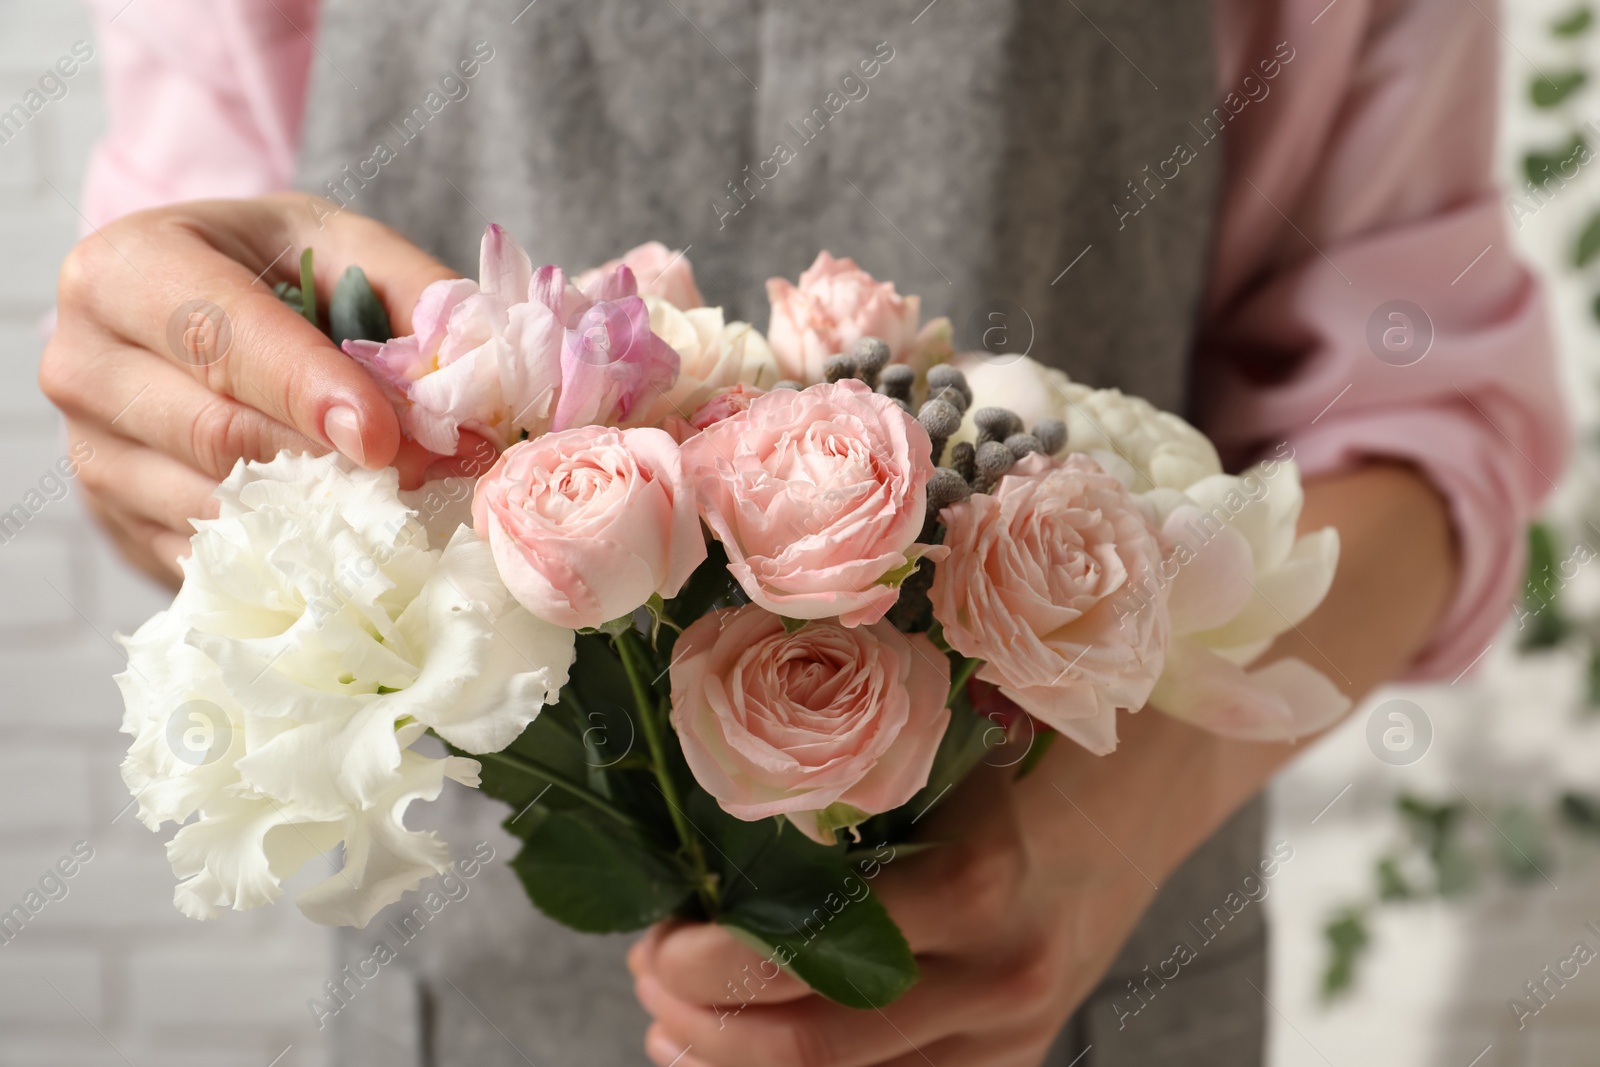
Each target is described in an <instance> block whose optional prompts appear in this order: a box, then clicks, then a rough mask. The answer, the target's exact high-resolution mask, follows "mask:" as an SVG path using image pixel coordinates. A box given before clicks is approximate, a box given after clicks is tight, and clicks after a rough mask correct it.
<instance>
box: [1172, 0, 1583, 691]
mask: <svg viewBox="0 0 1600 1067" xmlns="http://www.w3.org/2000/svg"><path fill="white" fill-rule="evenodd" d="M1480 7H1481V8H1482V9H1483V11H1480V10H1479V8H1480ZM1218 8H1219V26H1218V28H1219V31H1220V32H1219V41H1218V44H1219V49H1220V50H1221V52H1222V55H1223V63H1222V69H1223V70H1224V71H1225V73H1224V75H1223V77H1224V79H1225V84H1224V87H1223V91H1224V93H1227V92H1229V91H1233V92H1236V93H1238V94H1239V98H1245V99H1248V101H1249V102H1248V103H1246V104H1245V105H1244V106H1243V107H1242V108H1240V110H1239V112H1238V114H1237V115H1236V116H1235V117H1234V118H1233V119H1232V120H1231V122H1230V124H1229V126H1228V129H1227V131H1226V135H1225V138H1226V140H1225V143H1226V144H1227V146H1228V159H1227V164H1228V182H1227V186H1226V189H1225V191H1224V201H1223V209H1222V211H1223V213H1222V220H1221V225H1220V230H1219V234H1218V240H1217V245H1216V249H1215V261H1214V264H1213V277H1212V289H1211V291H1210V293H1209V294H1208V298H1207V311H1206V323H1205V327H1204V330H1203V337H1204V340H1203V342H1202V346H1201V354H1200V361H1199V364H1198V371H1197V380H1198V386H1199V389H1198V399H1199V403H1200V410H1201V412H1202V422H1203V425H1204V426H1205V428H1206V430H1207V432H1209V433H1210V434H1211V435H1212V436H1213V437H1214V438H1215V439H1216V440H1217V442H1218V444H1219V446H1220V447H1222V449H1223V451H1224V454H1225V455H1228V456H1231V457H1232V458H1233V459H1234V460H1235V461H1242V460H1248V459H1249V458H1250V457H1251V456H1252V455H1254V454H1258V453H1259V452H1260V451H1261V450H1268V451H1270V450H1272V449H1274V448H1275V447H1277V446H1279V445H1280V444H1281V443H1282V442H1287V443H1288V444H1289V445H1290V446H1291V447H1292V448H1293V449H1294V453H1295V456H1296V458H1297V460H1298V461H1299V463H1300V465H1301V468H1302V470H1303V472H1304V473H1306V474H1308V475H1310V474H1319V473H1325V472H1330V471H1337V470H1341V469H1345V468H1349V467H1351V466H1354V465H1355V464H1357V463H1359V462H1360V461H1361V460H1362V459H1364V458H1367V457H1388V458H1395V459H1400V460H1404V461H1407V462H1410V463H1413V464H1415V465H1416V466H1417V467H1418V468H1419V469H1421V470H1422V471H1423V472H1425V473H1426V474H1427V475H1428V477H1429V478H1431V479H1432V481H1433V482H1434V484H1435V485H1436V486H1437V487H1438V488H1439V490H1440V491H1441V492H1442V493H1443V494H1444V495H1445V496H1446V497H1447V498H1448V500H1449V504H1450V508H1451V512H1452V516H1453V518H1454V522H1455V529H1456V536H1457V541H1458V544H1459V551H1460V556H1461V564H1462V567H1461V581H1460V586H1459V588H1458V590H1457V592H1456V595H1455V599H1454V601H1453V603H1452V604H1451V606H1450V608H1449V609H1448V611H1447V614H1446V616H1445V618H1444V620H1443V622H1442V623H1441V625H1440V627H1439V631H1438V633H1437V635H1436V636H1435V638H1434V639H1433V641H1432V643H1431V644H1430V645H1429V647H1428V648H1427V649H1426V650H1425V651H1424V653H1423V654H1422V655H1421V657H1419V659H1418V661H1417V662H1416V663H1415V664H1414V665H1413V667H1412V670H1411V677H1414V678H1452V677H1455V676H1456V675H1457V674H1459V673H1461V672H1463V671H1465V670H1466V669H1467V668H1468V667H1469V666H1471V665H1472V664H1473V663H1474V662H1475V661H1476V659H1477V658H1478V657H1479V656H1480V654H1481V653H1482V652H1483V651H1484V649H1485V648H1486V647H1487V646H1488V645H1489V643H1490V642H1491V641H1492V640H1493V638H1494V634H1495V631H1496V630H1497V629H1498V628H1499V627H1500V625H1501V624H1502V623H1503V622H1504V620H1505V617H1506V613H1507V609H1508V606H1509V604H1510V601H1511V599H1512V597H1513V596H1514V594H1515V590H1516V589H1517V584H1518V581H1519V579H1520V578H1521V574H1522V567H1523V538H1524V529H1525V527H1526V525H1527V523H1528V522H1529V520H1530V518H1531V517H1532V515H1533V513H1534V510H1535V508H1536V507H1537V506H1538V504H1539V502H1540V501H1541V500H1542V499H1543V498H1544V496H1545V495H1546V494H1547V493H1548V492H1549V491H1550V490H1551V489H1552V488H1553V485H1554V482H1553V479H1555V478H1556V477H1557V476H1558V475H1559V474H1560V472H1561V469H1562V466H1563V464H1564V462H1565V459H1566V454H1567V450H1568V445H1569V431H1568V426H1567V419H1566V413H1565V410H1564V408H1563V406H1562V402H1561V396H1560V389H1559V386H1558V383H1557V373H1556V366H1555V360H1554V355H1553V342H1552V338H1551V333H1550V329H1549V325H1548V322H1547V315H1546V308H1545V304H1544V298H1543V295H1542V293H1541V291H1540V289H1539V286H1538V284H1537V282H1536V281H1535V279H1534V278H1533V276H1532V275H1531V274H1530V273H1529V272H1528V270H1527V269H1526V268H1525V267H1523V266H1522V265H1521V264H1520V263H1519V262H1518V261H1517V258H1516V256H1515V253H1514V248H1513V244H1512V241H1511V236H1510V234H1509V232H1508V230H1507V226H1506V213H1505V211H1504V208H1503V207H1502V201H1501V197H1500V194H1499V192H1498V190H1497V189H1496V187H1495V184H1494V182H1493V179H1492V177H1491V165H1492V157H1493V148H1494V135H1495V116H1496V108H1497V106H1498V102H1497V98H1496V86H1497V78H1496V77H1495V74H1496V70H1497V67H1498V62H1497V57H1498V54H1499V45H1500V42H1499V39H1498V36H1497V34H1496V30H1495V28H1494V26H1493V25H1492V24H1491V23H1490V22H1489V21H1488V18H1489V17H1490V16H1491V15H1492V14H1493V13H1494V6H1493V5H1492V4H1490V3H1488V2H1487V0H1485V2H1484V3H1483V4H1478V5H1474V4H1461V3H1458V2H1456V0H1412V2H1408V3H1407V2H1394V0H1388V2H1377V0H1340V2H1339V3H1337V4H1333V5H1329V4H1327V2H1326V0H1282V2H1280V3H1278V4H1259V3H1257V2H1255V0H1218ZM1279 48H1281V49H1283V53H1280V54H1290V53H1292V57H1291V58H1290V59H1289V60H1288V61H1287V62H1283V63H1282V64H1281V65H1280V68H1279V70H1278V72H1277V75H1276V77H1274V78H1271V79H1266V78H1265V77H1264V74H1265V72H1266V70H1269V69H1271V68H1270V67H1267V68H1263V67H1262V66H1261V62H1260V61H1261V60H1262V59H1264V58H1272V57H1273V55H1274V50H1275V49H1279ZM1247 77H1248V79H1249V80H1248V81H1247V80H1246V79H1247ZM1263 86H1264V87H1265V89H1266V92H1265V94H1263V92H1262V87H1263ZM1236 102H1237V100H1236ZM1230 110H1231V109H1230ZM1419 356H1420V358H1419Z"/></svg>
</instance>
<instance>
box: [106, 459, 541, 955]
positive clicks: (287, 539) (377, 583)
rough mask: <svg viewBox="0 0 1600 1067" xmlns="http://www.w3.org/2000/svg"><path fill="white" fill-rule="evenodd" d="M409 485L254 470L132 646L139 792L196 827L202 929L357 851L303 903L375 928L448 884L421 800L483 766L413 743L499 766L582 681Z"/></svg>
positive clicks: (238, 470) (233, 483) (186, 830)
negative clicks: (419, 827)
mask: <svg viewBox="0 0 1600 1067" xmlns="http://www.w3.org/2000/svg"><path fill="white" fill-rule="evenodd" d="M397 482H398V480H397V475H396V473H395V471H394V470H392V469H388V470H383V471H378V472H374V471H366V470H362V469H360V468H358V467H356V466H354V464H352V463H351V462H349V461H348V460H345V459H343V458H342V457H340V456H338V455H336V454H335V455H329V456H323V457H321V458H317V459H313V458H310V457H307V456H302V455H293V454H288V453H285V454H283V455H280V456H279V457H278V458H277V459H275V460H273V461H272V462H270V463H245V462H242V461H241V462H240V464H239V465H238V466H236V467H235V468H234V470H233V473H232V474H230V475H229V476H228V478H227V479H226V480H225V481H224V482H223V483H222V485H221V486H220V487H219V488H218V490H217V497H218V499H219V501H220V502H221V514H220V516H219V517H218V518H216V519H213V520H209V521H204V522H199V523H197V526H198V530H199V532H198V533H196V534H195V536H194V538H193V540H192V545H193V554H192V555H191V556H190V557H189V558H188V559H186V560H185V561H184V563H183V568H184V584H183V587H182V589H180V590H179V592H178V595H177V596H176V597H175V598H174V600H173V602H172V606H171V607H170V608H168V609H167V610H166V611H163V612H161V613H160V614H158V615H156V616H155V617H154V618H152V619H150V620H149V621H148V622H146V623H145V624H144V625H143V626H141V627H140V628H139V629H138V631H137V632H135V633H134V634H133V636H132V637H130V638H127V639H125V642H124V643H125V645H126V648H127V651H128V669H127V670H125V671H123V672H122V673H121V674H119V675H118V676H117V683H118V685H119V686H120V687H121V689H122V695H123V700H124V704H125V708H126V711H125V714H124V716H123V723H122V729H123V731H124V732H125V733H129V734H132V735H133V742H132V744H131V746H130V747H129V751H128V756H127V759H126V760H125V761H124V762H123V765H122V775H123V780H124V781H125V782H126V783H127V785H128V788H129V789H130V790H131V791H132V792H133V795H134V797H135V798H136V799H137V800H138V802H139V818H140V819H141V820H143V821H144V823H145V824H146V825H147V826H149V827H150V828H151V829H156V828H158V827H159V826H160V825H161V824H162V823H164V822H168V821H171V822H175V823H179V824H180V828H179V830H178V832H177V833H176V834H175V835H174V837H173V838H172V841H171V843H170V844H169V845H168V848H167V854H168V857H169V858H170V859H171V861H172V865H173V870H174V871H175V872H176V874H177V875H178V876H179V878H180V879H182V880H181V881H180V882H179V884H178V887H177V890H176V893H175V896H174V900H175V903H176V904H177V906H178V908H179V910H181V911H182V912H183V913H184V914H186V915H189V916H191V917H194V918H210V917H212V916H214V915H215V914H216V913H217V912H218V910H219V909H221V908H238V909H244V908H252V907H258V906H260V905H263V904H267V903H270V902H272V901H274V900H276V899H277V898H278V897H279V896H280V895H281V894H282V892H283V889H282V881H283V879H285V878H287V877H289V876H290V875H291V874H293V873H294V872H295V871H296V870H298V869H299V868H300V867H301V866H302V865H303V864H304V863H306V862H307V861H309V860H313V859H316V858H318V857H319V855H320V854H323V853H326V852H328V851H330V850H332V849H333V848H335V847H336V846H337V845H339V844H340V842H343V844H344V865H343V867H342V868H341V869H340V870H339V871H337V872H335V873H334V874H333V875H332V876H331V877H329V878H327V879H325V880H324V881H322V882H320V883H318V884H316V885H314V886H312V887H311V888H310V889H309V890H307V891H306V892H305V893H304V894H303V895H302V896H301V897H300V898H299V901H298V903H299V906H300V909H301V910H302V911H303V912H305V914H306V915H307V916H309V917H310V918H312V919H314V920H316V921H318V922H322V923H330V924H344V925H354V926H363V925H365V924H366V923H367V922H368V921H369V920H370V919H371V918H372V916H373V915H374V914H376V913H377V911H378V910H379V909H381V908H383V907H384V906H385V905H387V904H390V903H392V902H393V901H395V900H398V899H399V898H400V895H401V894H402V893H403V892H404V891H406V890H407V889H411V888H414V887H415V886H416V885H417V884H418V883H419V882H420V881H421V880H422V879H423V878H425V877H427V876H429V875H432V874H435V873H443V872H445V871H446V870H448V869H449V857H448V854H447V850H446V847H445V844H444V842H443V841H442V840H440V839H439V838H438V837H437V836H436V835H435V834H432V833H428V832H422V831H414V830H408V829H406V827H405V824H404V822H403V819H404V816H405V812H406V809H407V807H408V806H409V805H410V803H411V802H412V801H414V800H432V799H434V798H435V797H437V796H438V795H439V791H440V790H441V789H442V788H443V787H444V782H445V780H446V779H451V780H454V781H456V782H459V783H461V784H463V785H469V786H472V785H476V784H477V781H478V764H477V761H475V760H472V759H467V758H464V757H458V756H446V757H443V758H433V757H430V756H427V755H424V754H423V753H421V752H418V751H415V750H414V749H412V747H411V746H412V745H413V743H414V742H416V741H417V740H418V739H419V738H420V737H421V736H422V735H423V733H424V732H425V731H427V730H428V729H430V728H431V729H432V730H433V731H434V732H436V733H437V734H438V735H439V736H440V737H442V738H444V739H445V740H446V741H448V742H450V743H451V744H453V745H456V746H457V747H459V748H462V749H465V750H466V751H469V752H493V751H498V750H499V749H502V748H504V747H505V746H506V745H508V744H510V743H511V742H512V741H513V740H515V739H516V738H517V736H518V735H519V734H521V732H522V730H523V728H524V727H525V726H527V724H528V723H529V722H530V721H532V719H533V718H534V717H535V716H536V715H538V713H539V709H540V707H541V706H542V705H544V704H548V703H551V702H553V701H554V700H555V699H556V698H557V695H558V694H559V692H560V689H561V687H562V685H564V684H565V683H566V679H567V670H568V667H569V666H570V665H571V663H572V659H573V634H572V632H571V631H570V630H567V629H563V628H561V627H558V626H553V625H550V624H549V623H545V622H542V621H540V620H539V619H537V618H535V617H534V616H533V615H531V614H529V613H528V612H527V611H525V610H523V609H522V608H521V607H519V606H518V605H517V603H516V601H515V600H513V599H512V597H511V594H510V593H509V592H508V591H507V590H506V588H505V586H504V585H503V584H501V582H500V580H499V578H498V577H497V575H496V574H495V568H494V562H493V560H492V558H491V553H490V549H489V546H488V544H486V543H485V542H484V541H482V540H480V539H479V538H478V537H477V536H476V535H474V534H473V533H472V531H471V530H470V529H469V528H466V527H463V526H457V527H456V528H455V530H454V533H453V534H452V535H450V536H449V539H448V541H447V542H446V543H443V544H439V543H431V542H430V540H429V535H428V532H427V530H426V529H425V528H424V527H423V525H422V524H421V523H420V522H419V521H418V519H417V515H416V513H415V512H414V511H412V510H410V509H408V508H407V507H406V506H405V505H404V504H403V503H402V502H401V500H400V498H399V495H398V490H397Z"/></svg>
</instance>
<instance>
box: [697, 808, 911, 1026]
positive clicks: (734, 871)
mask: <svg viewBox="0 0 1600 1067" xmlns="http://www.w3.org/2000/svg"><path fill="white" fill-rule="evenodd" d="M687 805H688V808H689V815H690V818H691V819H692V820H693V822H694V825H695V826H696V827H697V828H698V829H699V830H700V831H701V832H702V833H704V834H705V835H706V836H707V838H708V839H709V840H710V841H711V843H712V845H713V846H714V847H713V848H712V849H711V850H710V857H709V858H710V860H711V862H712V863H713V864H715V865H716V867H717V877H718V879H719V881H720V883H721V885H722V891H721V900H722V905H723V910H722V912H721V913H720V914H719V915H718V916H717V917H716V921H717V922H718V923H720V924H721V925H723V926H725V927H727V928H728V929H729V931H730V932H732V933H733V934H734V935H735V936H737V937H739V938H740V939H741V940H742V941H744V942H745V943H746V944H749V945H750V946H751V947H753V948H754V949H755V950H756V951H757V952H760V953H761V954H762V955H764V956H766V957H767V958H768V959H770V960H771V961H772V962H773V963H775V964H777V965H778V966H780V967H783V968H785V969H786V970H788V971H789V972H791V973H792V974H794V975H795V976H796V977H798V978H800V979H801V980H802V981H804V982H805V983H806V984H807V985H809V986H811V988H812V989H814V990H816V991H817V992H818V993H821V994H822V995H823V996H825V997H828V998H829V999H831V1000H834V1001H836V1002H838V1003H840V1004H844V1005H847V1006H849V1007H853V1008H873V1007H882V1006H883V1005H885V1004H888V1003H890V1002H891V1001H893V1000H894V999H895V998H896V997H898V996H900V994H902V993H904V992H905V991H906V990H907V989H909V988H911V986H912V984H913V983H915V982H916V980H917V964H916V960H915V959H914V958H913V957H912V955H911V949H910V946H908V945H907V944H906V941H905V937H904V936H903V935H901V933H900V929H899V927H897V926H895V924H894V920H893V919H891V918H889V913H888V912H887V911H885V910H884V908H883V905H882V904H881V903H880V902H879V901H878V898H877V897H876V896H874V895H873V894H872V890H871V881H872V877H873V876H874V875H875V873H876V870H877V866H878V865H872V869H873V874H864V873H862V872H863V870H865V869H866V868H865V867H864V866H863V865H864V864H866V862H867V860H868V858H869V857H868V856H867V854H865V853H862V854H858V855H856V856H854V857H852V856H850V855H849V854H848V853H847V852H846V851H845V845H844V844H843V843H838V844H835V845H833V846H831V847H830V846H825V845H819V844H817V843H816V842H815V841H812V840H811V839H810V838H808V837H806V836H804V835H803V834H801V833H800V832H799V831H798V830H796V829H795V828H794V827H793V826H790V825H788V824H787V823H786V822H785V821H783V820H779V819H761V820H758V821H756V822H745V821H743V820H742V819H735V818H734V817H733V816H731V815H729V814H728V813H727V812H725V811H723V810H722V809H721V808H720V807H718V806H717V803H716V801H715V800H713V799H712V798H711V797H710V796H708V795H707V794H706V793H705V791H704V790H702V789H700V788H698V787H696V788H695V790H694V791H693V792H692V793H691V794H690V796H689V798H688V800H687ZM902 852H903V850H902V849H900V848H899V847H898V846H897V847H896V849H895V851H894V852H893V853H892V854H891V855H890V858H889V859H888V860H884V861H882V862H892V861H893V860H894V859H895V858H897V857H898V856H900V855H901V854H902ZM905 854H909V853H905Z"/></svg>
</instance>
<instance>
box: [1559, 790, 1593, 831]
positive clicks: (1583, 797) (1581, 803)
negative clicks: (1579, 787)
mask: <svg viewBox="0 0 1600 1067" xmlns="http://www.w3.org/2000/svg"><path fill="white" fill-rule="evenodd" d="M1561 818H1562V821H1564V822H1565V823H1566V824H1567V825H1568V826H1570V827H1572V828H1573V829H1574V830H1578V831H1580V832H1582V833H1585V834H1590V835H1593V836H1595V837H1600V798H1596V797H1593V796H1589V795H1588V794H1585V793H1579V792H1576V791H1571V792H1566V793H1563V794H1561Z"/></svg>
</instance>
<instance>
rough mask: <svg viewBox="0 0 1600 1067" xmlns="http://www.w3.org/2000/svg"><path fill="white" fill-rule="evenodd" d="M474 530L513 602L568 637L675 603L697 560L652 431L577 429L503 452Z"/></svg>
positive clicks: (666, 450) (673, 479)
mask: <svg viewBox="0 0 1600 1067" xmlns="http://www.w3.org/2000/svg"><path fill="white" fill-rule="evenodd" d="M472 524H473V528H474V529H476V530H477V532H478V536H479V537H482V538H483V539H484V540H486V541H488V542H489V547H490V549H491V551H492V553H493V555H494V561H495V566H496V567H497V568H498V569H499V571H500V578H501V580H502V581H504V582H505V584H506V587H507V588H508V589H510V590H511V595H512V596H514V597H516V599H517V602H518V603H519V604H521V605H522V606H523V607H525V608H527V609H528V610H529V611H531V612H532V613H533V614H534V615H537V616H538V617H539V618H541V619H544V620H545V621H546V622H552V623H555V624H557V625H559V626H568V627H571V628H573V629H581V628H584V627H591V626H599V625H600V624H602V623H605V622H609V621H611V620H612V619H616V618H620V617H621V616H623V615H626V614H628V613H629V612H631V611H633V609H635V608H637V607H638V606H639V605H641V604H643V603H644V602H645V601H647V600H649V599H650V596H651V595H652V594H655V593H659V594H660V595H661V596H663V597H670V596H674V595H676V593H677V592H678V590H679V588H680V587H682V585H683V583H684V582H685V581H686V580H687V579H688V577H689V575H690V574H691V573H693V571H694V569H695V568H696V567H697V566H699V565H700V563H701V562H702V561H703V560H704V559H705V558H706V546H705V540H704V537H703V536H702V534H701V532H700V520H699V518H698V516H697V515H696V513H695V505H694V496H693V494H692V493H691V492H690V490H689V485H688V483H687V481H686V480H685V479H684V475H683V465H682V461H681V457H680V455H679V452H678V446H677V445H676V444H674V443H673V440H672V438H670V437H668V436H667V435H666V434H665V433H664V432H662V431H661V430H653V429H637V430H614V429H609V428H607V427H603V426H583V427H579V428H577V429H572V430H565V431H562V432H560V433H551V434H546V435H545V436H543V437H535V438H532V439H530V440H527V441H523V442H521V443H520V444H516V445H512V446H511V447H510V448H509V449H507V450H506V451H505V453H504V454H503V455H502V456H501V457H500V459H499V460H498V461H497V462H496V463H495V465H494V466H493V467H492V468H490V470H489V473H487V474H485V475H484V476H483V477H482V478H481V479H480V480H479V481H478V489H477V495H476V496H475V497H474V498H473V501H472Z"/></svg>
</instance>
